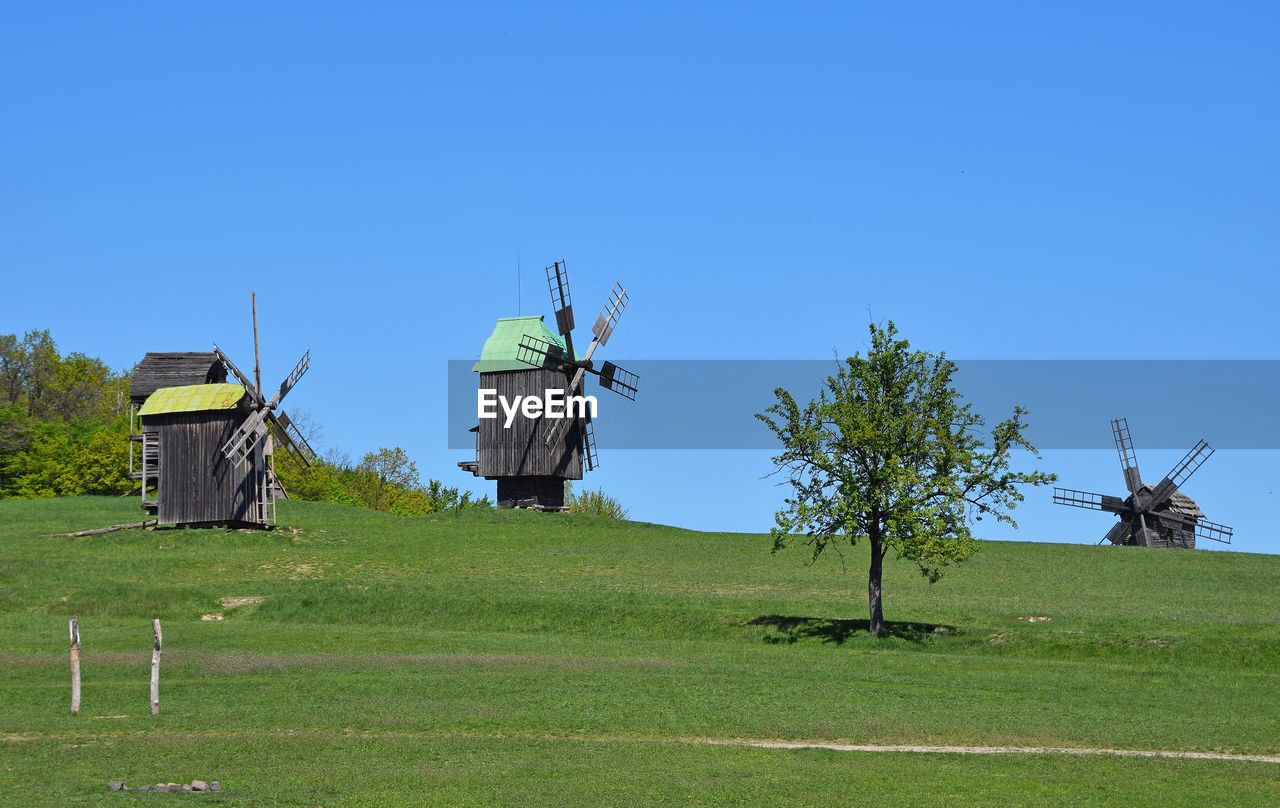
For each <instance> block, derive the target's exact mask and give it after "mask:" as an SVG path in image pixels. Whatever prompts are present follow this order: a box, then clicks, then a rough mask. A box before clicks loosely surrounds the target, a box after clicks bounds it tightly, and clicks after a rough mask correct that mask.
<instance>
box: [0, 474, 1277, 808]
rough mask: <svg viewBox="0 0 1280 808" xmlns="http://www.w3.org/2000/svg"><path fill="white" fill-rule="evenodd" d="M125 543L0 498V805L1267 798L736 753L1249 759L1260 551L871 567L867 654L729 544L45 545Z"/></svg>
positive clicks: (571, 523) (314, 533)
mask: <svg viewBox="0 0 1280 808" xmlns="http://www.w3.org/2000/svg"><path fill="white" fill-rule="evenodd" d="M136 518H137V509H136V504H135V503H134V502H133V501H132V500H119V499H110V498H90V497H83V498H72V499H62V500H46V501H35V502H31V501H13V500H9V501H0V683H2V685H3V686H0V805H118V804H120V802H121V800H122V799H125V800H127V799H130V798H135V799H140V798H141V797H140V795H121V794H113V793H111V792H109V791H108V790H107V786H106V784H107V781H109V780H114V779H119V780H124V781H126V782H128V783H130V784H131V785H136V784H142V783H147V782H150V783H155V782H161V781H163V782H169V781H184V780H185V781H190V780H191V779H193V778H200V779H205V780H215V779H216V780H219V781H221V782H222V784H223V785H224V787H225V788H226V791H225V792H224V793H222V794H211V795H201V796H199V797H198V799H199V800H200V801H202V802H209V803H214V802H220V803H227V804H240V805H321V806H325V807H326V808H335V807H336V806H363V805H370V806H372V805H391V804H397V805H413V804H422V805H649V804H659V803H662V804H709V805H710V804H714V805H726V804H742V805H761V804H789V805H831V804H875V805H921V804H941V803H946V804H964V805H1010V804H1018V805H1067V804H1071V805H1153V806H1155V805H1159V806H1162V808H1168V806H1176V805H1206V804H1212V803H1219V804H1224V805H1225V804H1230V805H1233V806H1242V805H1260V806H1261V805H1274V804H1276V803H1277V801H1280V763H1273V762H1250V761H1237V760H1199V759H1163V758H1147V757H1120V756H1112V755H1070V754H1062V753H1046V754H1015V755H1007V756H995V755H957V754H941V753H934V754H921V753H914V752H848V751H833V750H827V749H768V748H760V747H755V746H746V745H742V743H741V742H753V741H771V740H793V741H795V740H799V741H809V742H820V743H852V744H890V745H901V744H926V745H975V746H1015V747H1054V748H1058V747H1070V748H1105V749H1130V750H1178V751H1226V752H1237V753H1254V754H1273V755H1274V754H1277V753H1280V730H1277V727H1280V672H1278V671H1280V557H1275V556H1258V555H1246V554H1238V553H1221V552H1216V553H1205V552H1199V553H1198V552H1173V551H1150V550H1144V549H1140V548H1116V547H1092V546H1079V545H1054V544H1021V543H1005V542H997V543H989V544H987V545H985V547H984V548H983V551H982V552H981V553H979V554H978V555H977V556H976V557H975V558H974V559H973V560H972V561H971V562H970V563H968V564H966V565H964V566H962V567H960V568H958V569H956V570H955V571H954V572H953V573H952V574H951V575H949V576H948V577H947V578H945V579H943V581H941V582H940V583H938V584H936V585H932V586H930V585H929V584H928V583H927V582H925V581H924V580H923V579H922V578H921V577H920V576H919V575H918V574H917V573H915V572H914V571H913V569H912V567H911V566H910V565H908V564H894V563H889V564H887V568H886V574H885V592H886V616H887V618H888V619H889V620H890V622H891V624H892V626H891V628H892V630H893V636H891V637H889V638H887V639H881V640H873V639H870V638H869V637H867V636H865V634H864V629H865V618H866V598H865V569H866V559H865V558H864V557H863V555H862V554H861V553H859V552H857V551H855V552H854V553H852V554H850V555H848V557H847V558H846V563H847V565H848V571H847V572H842V570H841V567H840V563H839V560H838V559H836V558H835V557H832V558H825V557H824V558H823V559H822V560H821V561H820V562H819V563H818V564H816V565H813V566H807V564H806V562H807V561H808V559H807V557H806V554H805V553H804V552H803V551H795V552H791V553H785V554H782V555H779V556H770V554H769V544H770V543H769V539H768V538H767V537H765V536H759V535H741V534H711V533H695V532H689V531H682V530H678V529H674V528H669V527H662V526H658V525H648V524H639V523H630V522H615V521H609V520H602V519H596V518H590V517H579V516H562V515H558V516H553V515H543V514H536V513H527V512H512V511H470V512H463V513H460V514H447V515H441V516H439V517H435V518H399V517H393V516H389V515H386V514H380V513H375V512H370V511H363V510H357V509H352V508H344V507H339V506H327V505H319V504H314V503H302V502H290V503H281V507H280V522H281V524H282V525H288V526H289V527H288V528H282V529H278V530H275V531H272V532H269V533H250V532H244V531H235V530H221V529H214V530H161V531H144V530H130V531H122V532H118V533H112V534H107V535H102V536H93V537H84V538H45V537H44V534H50V533H58V532H65V531H71V530H77V529H83V528H90V527H100V526H103V525H107V524H112V523H118V522H124V521H130V520H133V519H136ZM226 598H252V599H261V600H260V602H250V603H243V604H242V605H236V604H237V601H226V600H224V599H226ZM72 615H78V616H79V618H80V624H81V634H82V639H83V643H84V698H83V708H82V711H81V715H79V716H77V717H72V716H70V715H69V714H68V707H69V702H70V688H69V684H68V682H69V677H68V674H67V657H66V646H67V620H68V618H69V617H70V616H72ZM212 615H221V617H222V618H223V619H221V620H214V619H202V618H204V617H206V616H212ZM157 616H158V617H160V618H161V619H162V621H163V624H164V632H165V652H164V658H163V665H162V670H163V673H162V676H161V707H162V711H161V714H160V716H158V717H155V718H153V717H152V716H151V715H150V714H149V708H148V695H147V691H148V676H149V660H150V645H151V633H150V619H151V618H152V617H157ZM1030 618H1048V619H1037V620H1031V619H1030ZM707 741H717V742H719V741H731V742H734V743H707ZM193 798H194V797H190V796H189V797H185V798H183V797H169V798H168V799H193ZM152 799H160V798H152Z"/></svg>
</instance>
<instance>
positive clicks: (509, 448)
mask: <svg viewBox="0 0 1280 808" xmlns="http://www.w3.org/2000/svg"><path fill="white" fill-rule="evenodd" d="M547 286H548V288H549V289H550V291H551V304H552V308H553V309H554V311H555V318H556V330H557V331H558V332H559V335H558V336H557V335H556V334H553V333H552V332H551V331H550V329H548V328H547V326H546V324H545V323H544V322H543V318H542V316H541V315H539V316H536V317H504V318H501V319H499V320H498V323H497V325H496V326H495V327H494V330H493V333H492V334H491V335H490V336H489V339H488V340H486V342H485V345H484V350H483V351H482V352H481V354H480V361H479V362H477V363H476V364H475V366H474V367H473V368H472V370H474V371H478V372H479V373H480V389H481V390H493V391H495V395H496V396H497V397H501V398H505V399H506V400H507V401H515V400H516V397H517V396H535V397H539V398H541V397H542V396H544V394H545V393H546V392H547V391H548V390H557V391H560V392H561V394H562V396H563V398H564V399H565V400H566V401H567V400H569V399H570V397H574V396H582V395H583V392H584V385H583V382H584V379H585V375H586V374H587V373H592V374H594V375H595V376H597V377H598V378H599V383H600V386H601V387H603V388H605V389H607V390H612V391H613V392H615V393H618V394H619V395H621V396H623V397H625V398H628V399H630V400H632V401H634V400H635V397H636V390H637V382H638V380H639V377H637V376H636V375H635V374H634V373H631V372H629V371H626V370H624V369H622V368H620V367H618V366H617V365H615V364H613V363H612V362H604V363H603V364H601V365H600V367H599V368H598V369H597V368H596V367H595V365H594V363H593V362H592V356H593V355H594V354H595V352H596V350H597V349H599V348H602V347H603V346H604V345H605V344H606V343H608V341H609V337H610V336H611V335H612V334H613V330H614V328H615V327H616V326H617V324H618V319H619V318H620V317H621V316H622V312H623V310H624V309H625V308H626V306H627V302H628V300H629V298H628V297H627V291H626V290H625V289H623V288H622V287H621V286H620V285H617V284H615V285H614V287H613V291H612V292H611V293H610V294H609V297H608V299H607V300H606V301H605V304H604V307H603V308H602V309H601V310H600V314H599V316H597V317H596V321H595V324H594V325H593V326H592V327H591V333H592V336H593V338H592V340H591V344H590V345H589V346H588V347H587V350H586V352H585V353H584V354H583V355H582V357H581V358H579V357H578V356H577V354H576V353H575V352H574V350H573V328H574V319H573V301H572V296H571V295H570V293H569V271H568V268H567V267H566V265H565V262H563V261H557V262H555V263H554V264H553V265H552V266H549V267H547ZM472 431H473V432H475V433H476V459H475V460H469V461H464V462H461V463H459V464H458V466H459V467H461V468H462V469H463V470H464V471H469V472H471V473H472V474H474V475H475V476H477V477H484V478H485V479H489V480H497V482H498V506H499V507H505V508H511V507H532V508H538V509H541V510H560V509H562V508H563V507H564V483H565V481H566V480H581V479H582V475H583V470H584V468H583V467H584V465H585V470H586V471H591V470H594V469H595V468H596V467H597V465H598V460H597V457H596V449H595V435H594V431H593V428H592V424H591V414H590V411H589V410H582V411H580V412H575V413H574V417H565V418H553V417H547V416H546V414H545V413H544V414H540V415H538V416H535V417H525V416H524V415H523V413H521V414H518V415H517V416H516V417H515V419H514V421H513V423H512V424H511V425H510V426H507V425H505V423H504V419H503V418H493V419H483V420H481V421H480V425H479V426H477V427H475V428H474V429H473V430H472Z"/></svg>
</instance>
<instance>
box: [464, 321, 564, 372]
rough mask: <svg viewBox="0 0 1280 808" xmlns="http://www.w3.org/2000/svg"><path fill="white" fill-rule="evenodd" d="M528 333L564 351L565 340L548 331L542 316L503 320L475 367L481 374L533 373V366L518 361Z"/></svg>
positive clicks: (486, 344) (487, 342)
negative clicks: (517, 351) (505, 371)
mask: <svg viewBox="0 0 1280 808" xmlns="http://www.w3.org/2000/svg"><path fill="white" fill-rule="evenodd" d="M526 334H528V335H529V336H532V337H537V338H538V339H541V340H546V341H547V342H551V343H554V344H556V345H559V346H560V347H561V348H564V347H565V345H564V337H562V336H560V335H559V334H557V333H555V332H554V331H552V330H551V329H549V328H547V325H546V323H544V322H542V315H541V314H539V315H538V316H537V317H499V318H498V324H497V325H495V326H494V327H493V333H492V334H490V335H489V338H488V339H487V340H485V341H484V349H483V350H482V351H480V361H479V362H476V363H475V364H474V365H472V367H471V369H472V370H473V371H477V372H481V371H482V372H485V373H493V372H495V371H499V370H532V369H533V367H532V366H531V365H528V364H526V363H524V362H521V361H520V360H519V359H517V358H516V350H517V349H518V348H519V346H520V338H521V337H523V336H525V335H526Z"/></svg>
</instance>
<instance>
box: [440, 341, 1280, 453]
mask: <svg viewBox="0 0 1280 808" xmlns="http://www.w3.org/2000/svg"><path fill="white" fill-rule="evenodd" d="M474 364H475V360H470V359H469V360H450V361H449V369H448V373H449V379H448V394H449V419H448V422H449V448H450V449H470V448H473V447H474V446H475V436H474V435H473V434H472V433H471V432H470V429H471V428H472V427H474V426H475V425H476V424H477V423H478V418H477V403H476V402H477V396H476V393H477V390H478V389H479V382H480V374H478V373H474V372H472V370H471V368H472V366H473V365H474ZM617 364H618V365H620V366H622V367H624V368H626V369H627V370H630V371H631V372H633V373H636V374H637V375H639V377H640V381H639V395H638V396H637V399H636V400H635V401H628V400H626V399H624V398H622V397H621V396H618V395H615V394H614V393H612V392H610V391H608V390H602V389H600V388H599V387H598V386H597V385H596V383H595V377H594V376H591V375H588V376H587V383H586V386H587V389H586V390H585V391H584V392H585V394H587V395H594V396H595V397H596V399H597V400H598V407H599V409H598V415H597V417H596V419H595V422H594V426H595V431H596V438H597V441H598V443H599V446H600V448H601V449H602V450H611V449H775V448H777V446H778V443H777V439H776V438H775V437H774V436H773V434H772V433H771V432H769V430H768V428H767V427H765V425H764V424H762V423H761V422H760V421H758V420H757V419H755V418H754V417H753V415H754V414H755V413H757V412H763V411H764V410H765V409H766V408H767V407H769V406H770V405H772V404H773V403H774V402H775V401H776V400H777V399H776V398H775V396H774V393H773V391H774V389H775V388H778V387H782V388H785V389H786V390H787V391H789V392H790V393H791V394H792V395H794V396H795V397H796V400H797V401H799V402H800V403H801V404H802V405H803V404H804V403H805V402H807V401H809V400H810V399H812V398H815V397H816V396H817V394H818V391H819V390H820V389H821V387H822V385H823V384H824V383H825V381H826V378H827V377H828V376H830V375H832V374H834V373H835V372H836V369H837V365H836V362H835V360H834V359H826V360H812V359H805V360H794V361H788V360H718V359H714V360H704V359H685V360H680V359H647V360H635V361H630V362H629V361H626V360H619V361H618V363H617ZM956 366H957V372H956V374H955V376H954V377H953V380H954V382H955V385H956V388H957V389H958V390H959V391H960V392H961V393H962V394H963V395H964V396H965V399H966V400H967V401H968V402H970V403H972V404H973V405H974V409H975V411H977V412H979V413H981V414H982V415H983V416H985V417H986V419H987V423H988V425H994V424H995V423H996V422H998V421H1001V420H1003V419H1005V418H1007V417H1009V415H1011V414H1012V412H1013V408H1014V406H1015V405H1020V406H1022V407H1023V408H1024V409H1027V410H1029V411H1030V415H1029V417H1028V422H1029V424H1030V428H1029V430H1028V432H1027V434H1028V436H1029V438H1030V440H1031V442H1032V444H1034V445H1035V446H1036V448H1037V449H1109V448H1113V447H1114V443H1113V442H1112V437H1111V427H1110V421H1111V419H1113V418H1119V417H1121V416H1124V417H1127V418H1128V419H1129V427H1130V429H1131V430H1132V432H1133V440H1134V443H1135V445H1136V446H1137V447H1138V448H1147V449H1182V450H1185V449H1187V448H1189V447H1190V446H1191V445H1192V444H1194V443H1195V442H1196V441H1197V440H1199V439H1201V438H1203V439H1204V440H1206V441H1208V442H1209V444H1210V445H1212V446H1213V447H1214V448H1215V449H1280V425H1277V417H1276V416H1277V409H1278V407H1277V402H1280V360H1246V359H1241V360H1152V361H1140V360H1111V361H1106V360H1039V359H1026V360H1012V359H1011V360H1003V359H993V360H956Z"/></svg>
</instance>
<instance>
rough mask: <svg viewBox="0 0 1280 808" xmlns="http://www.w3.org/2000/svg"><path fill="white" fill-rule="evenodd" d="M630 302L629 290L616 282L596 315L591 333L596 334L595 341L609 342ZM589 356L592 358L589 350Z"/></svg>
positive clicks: (604, 343) (605, 343)
mask: <svg viewBox="0 0 1280 808" xmlns="http://www.w3.org/2000/svg"><path fill="white" fill-rule="evenodd" d="M628 302H630V298H628V297H627V290H626V289H623V288H622V284H619V283H615V284H614V285H613V291H611V292H609V299H608V300H606V301H605V303H604V306H602V307H601V308H600V313H599V314H597V315H596V322H595V324H594V325H592V326H591V333H592V334H594V335H595V342H598V343H599V344H601V345H607V344H608V342H609V337H610V335H612V334H613V329H614V327H616V326H617V325H618V320H619V319H620V318H621V317H622V312H623V310H624V309H626V308H627V303H628ZM593 344H594V343H593ZM587 358H588V359H589V358H591V357H590V353H589V352H588V355H587Z"/></svg>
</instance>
